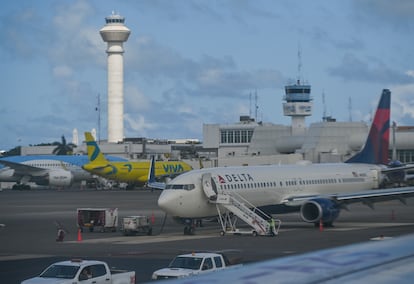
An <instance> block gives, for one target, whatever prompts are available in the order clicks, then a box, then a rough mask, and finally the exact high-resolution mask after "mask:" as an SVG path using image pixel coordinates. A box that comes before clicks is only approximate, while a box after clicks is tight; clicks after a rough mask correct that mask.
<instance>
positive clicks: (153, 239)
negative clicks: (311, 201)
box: [63, 223, 414, 245]
mask: <svg viewBox="0 0 414 284" xmlns="http://www.w3.org/2000/svg"><path fill="white" fill-rule="evenodd" d="M395 226H414V223H340V224H339V225H338V227H327V228H324V230H327V231H335V232H341V231H352V230H363V229H367V228H379V227H395ZM308 229H313V228H311V227H303V226H300V225H299V226H298V227H297V228H293V227H288V228H286V229H283V227H281V228H280V230H279V234H283V232H288V231H297V230H308ZM84 236H85V235H84ZM216 237H221V236H220V234H219V230H215V229H211V230H203V231H201V232H198V233H196V234H195V235H183V234H182V233H170V234H162V235H152V236H145V235H144V236H140V235H137V236H119V237H107V238H94V239H87V238H85V237H84V238H83V240H82V241H64V242H63V243H70V244H74V243H79V244H82V243H86V244H105V243H111V244H120V245H131V244H147V243H162V242H174V241H183V240H199V239H207V238H216ZM276 239H277V237H276Z"/></svg>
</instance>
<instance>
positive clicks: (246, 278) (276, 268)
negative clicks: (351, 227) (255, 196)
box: [167, 234, 414, 284]
mask: <svg viewBox="0 0 414 284" xmlns="http://www.w3.org/2000/svg"><path fill="white" fill-rule="evenodd" d="M413 242H414V235H413V234H411V235H406V236H402V237H397V238H385V237H381V236H380V237H378V238H373V239H372V241H370V242H363V243H359V244H353V245H348V246H342V247H337V248H332V249H325V250H319V251H316V252H311V253H306V254H301V255H295V256H287V257H281V258H277V259H272V260H267V261H262V262H257V263H252V264H246V265H243V266H239V267H237V268H233V269H231V268H229V269H226V270H221V271H216V272H214V273H206V274H203V275H200V276H195V277H191V278H183V279H178V280H173V281H167V282H168V283H226V284H227V283H301V284H305V283H412V280H413V277H414V246H413V245H412V244H413Z"/></svg>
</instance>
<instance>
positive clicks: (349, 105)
mask: <svg viewBox="0 0 414 284" xmlns="http://www.w3.org/2000/svg"><path fill="white" fill-rule="evenodd" d="M348 111H349V121H350V122H352V99H351V97H349V100H348Z"/></svg>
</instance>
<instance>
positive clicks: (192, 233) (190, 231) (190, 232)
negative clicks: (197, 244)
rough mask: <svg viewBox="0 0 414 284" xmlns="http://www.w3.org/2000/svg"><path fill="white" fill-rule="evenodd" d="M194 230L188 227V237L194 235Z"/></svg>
mask: <svg viewBox="0 0 414 284" xmlns="http://www.w3.org/2000/svg"><path fill="white" fill-rule="evenodd" d="M194 232H195V229H194V228H193V227H190V229H189V230H188V234H189V235H194Z"/></svg>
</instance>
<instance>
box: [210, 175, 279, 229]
mask: <svg viewBox="0 0 414 284" xmlns="http://www.w3.org/2000/svg"><path fill="white" fill-rule="evenodd" d="M202 179H203V189H204V192H205V194H206V195H207V197H208V198H209V202H210V203H213V204H215V205H216V208H217V212H218V215H219V221H220V224H221V226H222V231H221V232H220V234H221V235H225V234H227V233H231V234H252V235H254V236H257V235H261V236H274V235H277V234H278V232H279V228H280V224H281V221H280V220H275V219H273V218H272V217H271V216H269V215H267V214H266V213H265V212H263V211H261V210H260V209H259V208H257V207H256V206H254V205H253V204H251V203H250V202H249V201H248V200H246V199H244V198H243V197H242V196H240V195H239V194H238V193H236V191H234V190H221V189H220V190H217V186H216V184H215V182H214V180H213V179H212V178H211V175H210V174H204V175H203V178H202ZM238 218H239V219H241V220H242V221H244V222H245V223H246V224H248V225H249V226H250V227H251V228H252V230H240V229H238V228H237V226H236V225H237V221H238Z"/></svg>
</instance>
